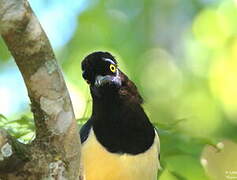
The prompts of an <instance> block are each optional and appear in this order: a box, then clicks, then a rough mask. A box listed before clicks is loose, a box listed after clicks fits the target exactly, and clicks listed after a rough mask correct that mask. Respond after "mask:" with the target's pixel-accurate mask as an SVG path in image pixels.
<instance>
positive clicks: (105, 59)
mask: <svg viewBox="0 0 237 180" xmlns="http://www.w3.org/2000/svg"><path fill="white" fill-rule="evenodd" d="M103 60H104V61H107V62H110V63H111V64H115V62H114V61H112V60H111V59H108V58H103Z"/></svg>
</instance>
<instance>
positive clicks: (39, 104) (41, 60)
mask: <svg viewBox="0 0 237 180" xmlns="http://www.w3.org/2000/svg"><path fill="white" fill-rule="evenodd" d="M0 33H1V35H2V37H3V39H4V41H5V43H6V45H7V46H8V48H9V50H10V52H11V54H12V55H13V57H14V59H15V62H16V64H17V66H18V68H19V70H20V71H21V73H22V76H23V78H24V81H25V84H26V87H27V90H28V95H29V97H30V100H31V109H32V112H33V115H34V121H35V125H36V139H35V141H34V143H33V145H32V149H34V150H35V152H37V153H35V154H34V153H33V152H32V153H33V154H34V155H33V157H34V158H39V154H41V153H39V152H41V151H44V152H42V154H43V153H45V152H47V153H49V155H50V157H51V158H48V155H47V159H51V160H54V159H57V160H60V162H61V166H63V167H64V168H65V172H64V174H66V175H64V176H66V177H67V178H68V179H78V174H79V172H78V169H79V166H80V163H79V160H80V140H79V135H78V129H77V124H76V120H75V116H74V112H73V109H72V104H71V100H70V97H69V94H68V91H67V88H66V85H65V82H64V79H63V76H62V73H61V71H60V69H59V67H58V64H57V62H56V60H55V56H54V53H53V51H52V48H51V46H50V43H49V41H48V38H47V36H46V35H45V32H44V31H43V29H42V27H41V25H40V24H39V22H38V20H37V18H36V17H35V15H34V13H33V12H32V10H31V8H30V5H29V4H28V2H27V1H26V0H0ZM0 169H1V167H0ZM62 169H63V168H62Z"/></svg>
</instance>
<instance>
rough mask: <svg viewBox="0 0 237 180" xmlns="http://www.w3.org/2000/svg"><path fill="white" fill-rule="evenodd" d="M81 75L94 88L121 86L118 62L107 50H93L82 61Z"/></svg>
mask: <svg viewBox="0 0 237 180" xmlns="http://www.w3.org/2000/svg"><path fill="white" fill-rule="evenodd" d="M82 71H83V73H82V76H83V78H84V79H85V80H86V81H87V83H88V84H90V86H91V87H94V88H102V87H104V86H109V85H110V86H118V87H119V86H121V78H120V75H119V69H118V64H117V61H116V60H115V58H114V57H113V56H112V55H111V54H110V53H108V52H94V53H92V54H89V55H88V56H86V57H85V59H84V60H83V61H82Z"/></svg>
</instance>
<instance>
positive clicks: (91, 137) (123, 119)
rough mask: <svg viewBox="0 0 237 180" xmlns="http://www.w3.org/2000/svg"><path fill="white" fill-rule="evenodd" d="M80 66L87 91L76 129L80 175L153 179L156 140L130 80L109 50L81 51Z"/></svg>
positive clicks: (96, 179) (97, 179)
mask: <svg viewBox="0 0 237 180" xmlns="http://www.w3.org/2000/svg"><path fill="white" fill-rule="evenodd" d="M81 68H82V76H83V78H84V80H85V81H86V82H87V83H88V85H89V89H90V93H91V97H92V114H91V117H90V118H89V119H88V120H87V122H86V123H85V124H84V125H83V126H82V128H81V129H80V138H81V143H82V146H81V161H82V166H83V167H82V169H83V170H82V171H83V177H84V180H156V179H157V174H158V169H159V168H160V160H159V154H160V140H159V136H158V133H157V131H156V129H155V128H154V126H153V125H152V123H151V122H150V120H149V118H148V116H147V115H146V113H145V112H144V109H143V107H142V103H143V98H142V97H141V95H140V94H139V92H138V89H137V87H136V85H135V84H134V83H133V82H132V81H131V80H130V79H129V78H128V77H127V76H126V75H125V73H123V72H122V71H121V70H120V68H119V67H118V62H117V60H116V59H115V57H114V56H113V55H112V54H111V53H109V52H104V51H96V52H93V53H91V54H89V55H87V56H86V57H85V58H84V59H83V61H82V63H81Z"/></svg>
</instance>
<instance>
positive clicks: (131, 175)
mask: <svg viewBox="0 0 237 180" xmlns="http://www.w3.org/2000/svg"><path fill="white" fill-rule="evenodd" d="M158 151H159V138H158V136H157V134H156V137H155V140H154V143H153V145H152V146H151V148H150V149H148V150H147V151H145V152H144V153H141V154H137V155H129V154H122V155H121V154H116V153H110V152H108V151H107V150H106V149H105V148H104V147H103V146H102V145H101V144H100V143H99V142H98V141H97V139H96V137H95V134H94V131H93V129H91V131H90V133H89V136H88V138H87V140H86V141H85V142H84V143H83V145H82V163H83V171H84V178H85V180H156V179H157V172H158V168H159V160H158V153H159V152H158Z"/></svg>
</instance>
